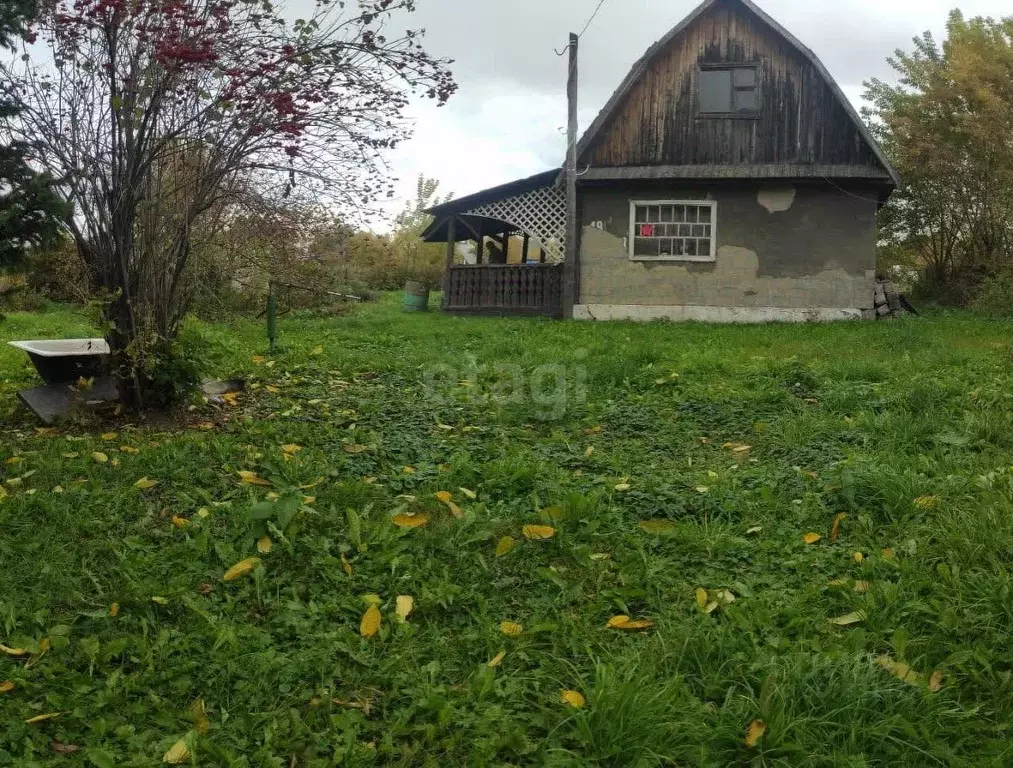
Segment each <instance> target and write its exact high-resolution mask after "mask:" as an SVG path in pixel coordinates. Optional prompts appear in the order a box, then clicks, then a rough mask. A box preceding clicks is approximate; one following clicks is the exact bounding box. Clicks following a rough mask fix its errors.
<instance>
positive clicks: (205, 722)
mask: <svg viewBox="0 0 1013 768" xmlns="http://www.w3.org/2000/svg"><path fill="white" fill-rule="evenodd" d="M190 714H191V715H193V722H194V730H195V731H197V733H207V732H208V731H209V730H211V718H209V717H208V711H207V707H205V705H204V699H197V701H195V702H194V703H193V704H191V705H190Z"/></svg>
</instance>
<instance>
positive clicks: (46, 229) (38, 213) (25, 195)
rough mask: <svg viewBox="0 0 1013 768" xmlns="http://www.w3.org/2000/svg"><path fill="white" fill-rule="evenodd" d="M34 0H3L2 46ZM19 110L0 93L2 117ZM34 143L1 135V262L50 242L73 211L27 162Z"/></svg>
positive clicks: (21, 27)
mask: <svg viewBox="0 0 1013 768" xmlns="http://www.w3.org/2000/svg"><path fill="white" fill-rule="evenodd" d="M35 11H36V5H35V1H34V0H11V2H6V3H3V4H2V5H0V49H3V50H6V51H13V50H14V49H15V45H16V43H17V41H18V40H19V39H21V38H23V37H24V36H25V35H26V34H29V33H28V31H27V25H28V24H29V23H30V21H31V19H32V18H33V17H34V16H35ZM17 113H18V102H17V100H16V99H11V98H0V119H5V120H10V119H12V118H14V117H15V116H16V115H17ZM31 156H32V143H31V142H28V141H15V140H12V139H11V137H10V136H6V137H4V140H2V141H0V268H2V267H9V266H13V265H18V264H20V263H21V261H22V260H23V258H24V256H25V254H26V251H27V247H28V246H43V245H47V244H50V243H52V242H53V241H54V239H55V238H56V237H57V235H58V233H59V231H60V228H61V222H62V221H63V220H65V219H66V218H67V217H68V215H69V211H68V208H67V206H65V205H64V204H63V203H62V201H61V200H60V198H59V197H58V196H57V195H56V193H55V192H54V191H53V189H52V178H51V177H50V176H49V175H47V174H43V173H39V172H38V170H36V169H35V168H33V167H32V166H31V165H29V162H28V158H30V157H31Z"/></svg>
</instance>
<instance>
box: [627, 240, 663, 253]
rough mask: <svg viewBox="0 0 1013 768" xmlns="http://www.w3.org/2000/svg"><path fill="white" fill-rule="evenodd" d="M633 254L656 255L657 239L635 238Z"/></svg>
mask: <svg viewBox="0 0 1013 768" xmlns="http://www.w3.org/2000/svg"><path fill="white" fill-rule="evenodd" d="M633 255H634V256H657V255H658V241H657V240H654V239H644V238H639V237H638V238H637V239H636V240H634V242H633Z"/></svg>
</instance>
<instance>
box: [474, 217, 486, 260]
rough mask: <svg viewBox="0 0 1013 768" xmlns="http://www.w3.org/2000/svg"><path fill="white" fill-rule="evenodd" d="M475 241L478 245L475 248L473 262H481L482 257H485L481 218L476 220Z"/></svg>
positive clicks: (483, 228)
mask: <svg viewBox="0 0 1013 768" xmlns="http://www.w3.org/2000/svg"><path fill="white" fill-rule="evenodd" d="M475 242H476V243H477V246H478V247H477V248H476V249H475V263H476V264H481V263H482V259H484V258H485V223H484V222H483V221H482V219H479V220H478V231H477V232H476V233H475Z"/></svg>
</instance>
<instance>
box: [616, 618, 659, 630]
mask: <svg viewBox="0 0 1013 768" xmlns="http://www.w3.org/2000/svg"><path fill="white" fill-rule="evenodd" d="M653 626H654V622H653V621H651V620H650V619H631V620H630V621H627V622H626V623H625V624H623V625H622V626H621V627H619V629H622V630H628V631H630V632H634V631H636V630H639V629H650V628H651V627H653Z"/></svg>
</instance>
